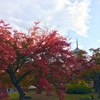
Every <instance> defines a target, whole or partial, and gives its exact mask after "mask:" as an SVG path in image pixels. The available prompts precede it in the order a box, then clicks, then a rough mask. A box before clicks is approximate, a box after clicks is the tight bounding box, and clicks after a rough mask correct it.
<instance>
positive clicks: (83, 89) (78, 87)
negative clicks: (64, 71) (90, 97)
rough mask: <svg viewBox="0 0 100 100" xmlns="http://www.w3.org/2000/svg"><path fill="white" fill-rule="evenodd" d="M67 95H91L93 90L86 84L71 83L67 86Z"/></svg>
mask: <svg viewBox="0 0 100 100" xmlns="http://www.w3.org/2000/svg"><path fill="white" fill-rule="evenodd" d="M66 90H67V93H69V94H87V93H90V92H91V90H90V88H89V87H88V86H86V85H85V84H73V83H70V84H68V85H67V89H66Z"/></svg>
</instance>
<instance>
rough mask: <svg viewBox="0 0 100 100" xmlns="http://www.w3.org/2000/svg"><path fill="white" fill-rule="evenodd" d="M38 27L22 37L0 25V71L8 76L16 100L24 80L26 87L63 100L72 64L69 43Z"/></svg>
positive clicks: (20, 92) (21, 92) (20, 94)
mask: <svg viewBox="0 0 100 100" xmlns="http://www.w3.org/2000/svg"><path fill="white" fill-rule="evenodd" d="M38 24H39V22H38V23H35V25H34V26H33V27H32V28H30V29H29V32H28V34H25V33H22V32H18V31H15V30H14V31H13V30H12V28H11V27H9V24H5V22H4V21H3V20H1V21H0V70H1V71H4V73H7V74H8V75H9V77H10V79H11V82H12V84H13V86H14V87H15V88H16V89H17V91H18V93H19V100H24V97H25V93H24V91H23V89H22V86H21V82H22V81H23V80H24V79H25V78H26V77H27V76H29V77H30V79H29V80H27V82H26V83H27V84H28V82H29V81H31V84H32V85H34V86H36V87H37V89H38V90H40V89H44V90H46V91H50V90H56V93H57V94H58V96H59V100H64V93H65V92H64V88H65V82H66V81H67V79H70V78H71V76H70V75H71V73H72V70H71V69H74V63H75V62H74V57H73V55H72V53H71V50H70V43H68V42H67V39H66V38H64V37H62V36H61V35H59V34H58V33H57V31H55V30H52V31H48V30H47V29H42V28H40V27H39V26H38Z"/></svg>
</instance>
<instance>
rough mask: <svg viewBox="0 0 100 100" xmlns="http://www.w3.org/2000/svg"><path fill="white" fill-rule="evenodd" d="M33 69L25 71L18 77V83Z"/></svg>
mask: <svg viewBox="0 0 100 100" xmlns="http://www.w3.org/2000/svg"><path fill="white" fill-rule="evenodd" d="M32 71H33V70H29V71H27V72H26V73H24V74H23V75H22V76H21V77H20V78H19V79H17V83H19V82H20V81H21V80H22V79H23V78H24V77H26V76H27V75H28V74H30V73H31V72H32Z"/></svg>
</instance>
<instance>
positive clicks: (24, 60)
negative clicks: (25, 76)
mask: <svg viewBox="0 0 100 100" xmlns="http://www.w3.org/2000/svg"><path fill="white" fill-rule="evenodd" d="M26 61H28V60H27V57H26V58H25V59H23V61H22V62H21V63H20V65H18V64H17V67H16V68H15V70H14V73H16V72H17V70H18V69H19V68H20V67H21V66H22V65H23V64H24V63H25V62H26ZM14 65H16V64H14ZM14 65H13V66H14Z"/></svg>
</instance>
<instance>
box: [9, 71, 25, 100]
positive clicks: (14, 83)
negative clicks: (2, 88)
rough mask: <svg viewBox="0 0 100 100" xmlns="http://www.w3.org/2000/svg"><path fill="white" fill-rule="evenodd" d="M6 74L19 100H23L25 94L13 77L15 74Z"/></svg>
mask: <svg viewBox="0 0 100 100" xmlns="http://www.w3.org/2000/svg"><path fill="white" fill-rule="evenodd" d="M8 74H9V76H10V78H11V81H12V83H13V85H14V86H15V88H16V89H17V91H18V94H19V100H24V97H25V93H24V92H23V90H22V88H21V86H19V83H18V81H17V78H16V77H15V74H14V73H8Z"/></svg>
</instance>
